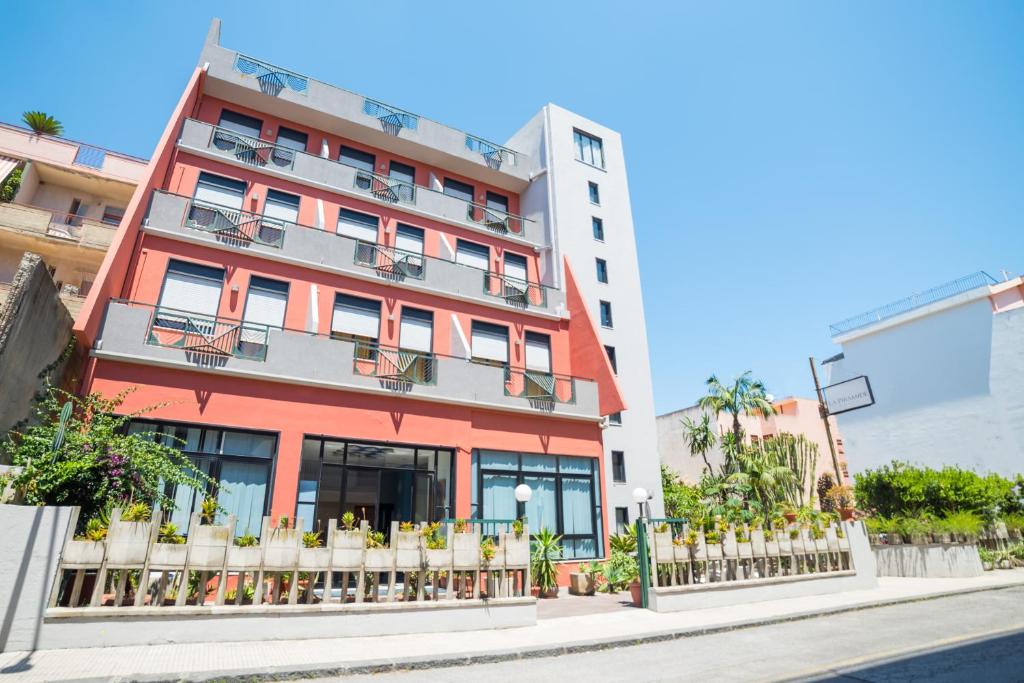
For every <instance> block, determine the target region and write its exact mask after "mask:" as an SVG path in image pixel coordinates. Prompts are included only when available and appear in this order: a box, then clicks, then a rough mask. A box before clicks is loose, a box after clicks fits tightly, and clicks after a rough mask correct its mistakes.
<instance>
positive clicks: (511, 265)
mask: <svg viewBox="0 0 1024 683" xmlns="http://www.w3.org/2000/svg"><path fill="white" fill-rule="evenodd" d="M504 275H505V277H506V278H513V279H514V280H518V281H519V282H523V283H525V282H528V281H529V278H528V277H527V270H526V257H525V256H522V255H520V254H513V253H512V252H510V251H506V252H505V273H504Z"/></svg>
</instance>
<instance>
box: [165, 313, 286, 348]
mask: <svg viewBox="0 0 1024 683" xmlns="http://www.w3.org/2000/svg"><path fill="white" fill-rule="evenodd" d="M271 329H272V328H271V327H270V326H269V325H263V324H261V323H251V322H245V321H243V320H236V319H233V318H223V317H221V316H211V315H204V314H202V313H192V312H189V311H182V310H179V309H174V308H167V307H164V306H154V307H153V313H152V316H151V318H150V322H149V330H148V332H147V334H146V343H147V344H151V345H153V346H164V347H168V348H174V349H183V350H185V351H188V352H190V353H193V354H196V355H198V356H205V357H209V358H214V359H215V358H228V357H235V358H244V359H246V360H256V361H265V360H266V359H267V346H268V341H269V340H268V337H269V333H270V330H271Z"/></svg>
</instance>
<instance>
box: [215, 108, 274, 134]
mask: <svg viewBox="0 0 1024 683" xmlns="http://www.w3.org/2000/svg"><path fill="white" fill-rule="evenodd" d="M217 125H218V126H220V127H221V128H223V129H225V130H230V131H231V132H232V133H239V134H240V135H246V136H248V137H250V138H256V139H259V137H260V131H261V130H262V129H263V121H261V120H260V119H258V118H256V117H255V116H246V115H245V114H239V113H238V112H234V111H231V110H230V109H224V110H222V111H221V113H220V123H218V124H217Z"/></svg>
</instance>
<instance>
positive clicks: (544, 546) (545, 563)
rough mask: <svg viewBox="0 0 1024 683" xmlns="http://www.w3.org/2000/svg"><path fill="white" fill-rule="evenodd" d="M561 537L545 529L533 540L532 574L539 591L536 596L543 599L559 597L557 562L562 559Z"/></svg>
mask: <svg viewBox="0 0 1024 683" xmlns="http://www.w3.org/2000/svg"><path fill="white" fill-rule="evenodd" d="M561 540H562V537H561V536H556V535H555V534H554V533H553V532H552V531H551V530H550V529H547V528H544V529H541V530H540V532H539V533H538V534H537V535H536V536H535V537H534V539H533V554H532V556H531V558H530V573H531V575H532V576H533V584H534V586H535V587H536V589H537V592H536V593H535V595H536V596H537V597H541V598H557V597H558V567H557V566H556V565H555V562H556V561H558V560H560V559H562V546H561V545H560V544H559V542H560V541H561Z"/></svg>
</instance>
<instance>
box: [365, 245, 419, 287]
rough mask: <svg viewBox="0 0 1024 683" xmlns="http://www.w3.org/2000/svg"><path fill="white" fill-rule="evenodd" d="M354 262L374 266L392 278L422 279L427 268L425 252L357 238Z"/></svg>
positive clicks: (379, 271) (368, 266)
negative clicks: (421, 252) (406, 249)
mask: <svg viewBox="0 0 1024 683" xmlns="http://www.w3.org/2000/svg"><path fill="white" fill-rule="evenodd" d="M353 262H354V263H355V264H356V265H357V266H365V267H367V268H373V269H375V270H376V271H377V273H378V274H380V275H382V276H384V277H386V278H388V279H392V280H404V279H406V278H412V279H414V280H422V279H423V278H424V276H425V274H426V270H427V261H426V257H424V256H423V254H417V253H416V252H414V251H405V250H404V249H397V248H395V247H389V246H385V245H382V244H377V243H376V242H367V241H364V240H356V248H355V254H354V256H353Z"/></svg>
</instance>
